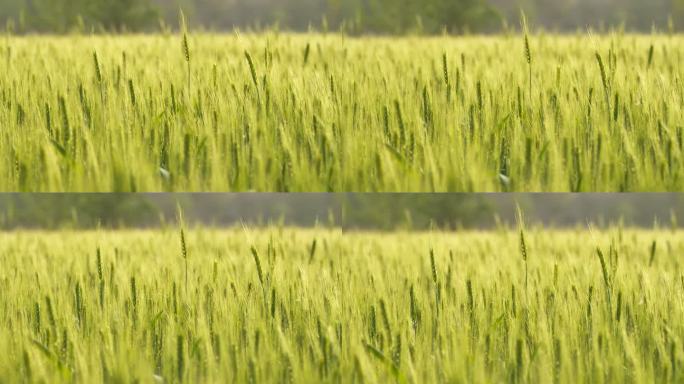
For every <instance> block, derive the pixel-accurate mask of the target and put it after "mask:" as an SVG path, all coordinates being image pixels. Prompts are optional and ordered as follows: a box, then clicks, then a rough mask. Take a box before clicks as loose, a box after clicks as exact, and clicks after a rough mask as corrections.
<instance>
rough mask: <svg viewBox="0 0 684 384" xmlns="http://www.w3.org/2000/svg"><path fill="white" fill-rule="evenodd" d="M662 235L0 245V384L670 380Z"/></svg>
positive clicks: (668, 269) (334, 234)
mask: <svg viewBox="0 0 684 384" xmlns="http://www.w3.org/2000/svg"><path fill="white" fill-rule="evenodd" d="M683 252H684V236H682V233H681V232H680V231H675V230H670V229H667V228H660V229H652V230H633V229H626V228H624V229H623V228H620V227H612V228H608V229H602V230H601V229H595V230H589V229H586V228H580V227H578V228H576V229H573V230H552V229H548V230H545V229H542V228H538V227H530V228H528V229H526V230H524V232H522V233H521V232H520V231H519V230H518V229H516V228H506V227H501V228H499V229H498V230H492V231H485V232H476V231H472V232H469V231H465V232H454V233H449V232H425V233H421V232H397V233H370V232H368V233H367V232H358V233H354V232H346V231H345V232H343V231H341V230H340V229H335V228H322V227H321V228H318V229H307V230H305V229H295V228H283V227H271V228H263V229H250V228H238V229H231V230H216V229H208V228H194V229H185V230H183V231H182V232H181V231H179V230H178V229H176V228H166V229H159V230H147V231H134V230H128V231H105V230H96V231H68V230H65V231H58V232H30V231H19V232H12V233H3V234H1V235H0V265H1V266H2V267H1V268H0V292H2V295H0V350H2V351H3V352H2V358H0V382H50V383H60V382H63V383H67V382H69V383H73V382H77V383H78V382H82V383H88V382H160V383H161V382H164V383H184V382H215V383H224V382H236V383H241V382H244V383H254V382H263V383H284V382H298V383H308V382H311V383H318V382H323V383H349V382H364V383H385V382H400V383H421V382H491V383H503V382H510V383H526V382H530V383H536V382H546V383H551V382H555V383H582V382H586V383H595V382H603V383H625V382H627V383H648V382H681V381H682V380H684V369H683V367H682V364H684V339H683V338H684V325H683V324H682V322H681V319H682V317H684V275H683V273H682V265H681V262H680V259H681V258H680V256H681V255H682V253H683Z"/></svg>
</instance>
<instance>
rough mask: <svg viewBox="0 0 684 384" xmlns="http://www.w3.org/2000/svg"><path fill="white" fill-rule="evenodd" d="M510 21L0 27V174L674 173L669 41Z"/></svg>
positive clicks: (399, 176) (165, 182)
mask: <svg viewBox="0 0 684 384" xmlns="http://www.w3.org/2000/svg"><path fill="white" fill-rule="evenodd" d="M525 30H526V32H525V34H524V36H515V35H510V36H487V37H485V36H464V37H448V36H443V37H394V38H390V37H349V36H344V35H335V34H326V35H319V34H315V33H309V34H286V33H277V32H266V33H262V34H240V33H235V34H234V35H216V34H208V33H199V32H198V33H192V35H189V34H188V32H187V31H186V29H185V28H184V29H183V32H182V33H181V34H180V35H179V36H172V35H168V36H163V35H159V36H155V35H148V36H143V35H129V36H83V35H81V36H79V35H75V36H67V37H51V36H25V37H17V36H8V38H7V39H6V44H7V45H8V47H9V48H11V51H12V56H11V58H10V59H9V61H8V63H7V64H6V63H5V62H4V61H3V62H2V63H0V70H2V72H3V76H1V77H0V106H1V107H0V128H1V129H0V154H2V155H0V190H1V191H12V192H15V191H35V192H39V191H51V192H61V191H75V192H84V191H94V192H111V191H122V192H123V191H129V192H130V191H138V192H143V191H150V192H159V191H202V192H208V191H220V192H227V191H267V192H270V191H289V192H301V191H305V192H326V191H344V192H348V191H364V192H376V191H381V192H396V191H401V192H414V191H425V192H432V191H436V192H447V191H449V192H471V191H482V192H494V191H558V192H568V191H577V192H583V191H610V192H618V191H649V192H655V191H675V192H681V191H684V173H683V172H682V170H684V119H682V116H683V115H684V101H683V100H684V86H682V85H683V83H684V80H683V79H684V71H683V70H682V66H681V65H679V63H680V62H681V61H682V59H683V57H682V52H684V39H680V38H678V37H676V36H667V35H662V36H661V35H657V34H654V35H648V36H646V35H630V34H621V33H617V32H616V33H613V34H606V35H600V36H584V35H581V34H578V35H575V36H556V35H546V34H535V33H532V32H529V31H528V30H527V29H526V28H525ZM179 48H180V49H179ZM515 52H521V54H515ZM659 52H666V54H662V55H660V54H659ZM453 58H460V60H458V61H457V62H454V60H453ZM597 61H598V65H597ZM599 95H600V96H599Z"/></svg>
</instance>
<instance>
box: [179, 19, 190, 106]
mask: <svg viewBox="0 0 684 384" xmlns="http://www.w3.org/2000/svg"><path fill="white" fill-rule="evenodd" d="M180 25H181V32H182V34H183V42H182V49H183V56H184V57H185V62H186V64H187V67H188V97H189V96H190V86H191V77H192V73H191V68H190V44H189V43H188V24H187V22H186V20H185V13H183V10H182V9H181V10H180Z"/></svg>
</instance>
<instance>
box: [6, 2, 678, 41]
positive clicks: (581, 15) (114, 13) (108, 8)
mask: <svg viewBox="0 0 684 384" xmlns="http://www.w3.org/2000/svg"><path fill="white" fill-rule="evenodd" d="M179 8H183V9H184V10H185V13H186V14H187V15H188V17H189V19H190V21H191V23H192V25H193V26H195V27H196V28H204V29H210V30H231V29H233V28H235V27H239V28H242V29H248V28H249V29H261V28H267V27H274V26H278V27H280V28H282V29H288V30H299V31H305V30H307V29H309V28H310V27H313V28H315V29H317V30H331V31H332V30H344V31H346V32H348V33H357V34H358V33H411V32H413V33H440V32H443V31H447V32H451V33H462V32H467V31H471V32H491V31H499V30H501V29H502V27H504V26H505V25H508V26H512V27H517V26H518V20H519V12H520V9H524V10H525V12H526V13H527V14H528V16H529V18H530V20H532V21H533V23H534V25H535V26H537V27H544V28H546V29H552V30H563V31H573V30H576V29H585V28H586V27H588V26H592V27H593V28H601V26H604V27H606V28H608V27H611V28H615V27H619V26H620V25H625V26H626V28H628V29H638V30H642V31H649V30H650V29H651V27H652V26H654V25H655V26H657V27H658V28H659V29H660V30H665V29H667V28H668V27H673V28H675V27H677V25H676V24H677V20H679V19H681V18H682V17H684V0H648V1H646V0H2V1H0V22H4V23H5V24H6V25H7V28H8V29H10V30H13V31H15V32H18V33H25V32H56V33H68V32H74V31H80V32H90V31H94V32H102V31H108V32H123V31H131V32H136V31H159V30H160V29H166V28H170V27H174V26H176V25H177V19H178V10H179ZM670 24H671V25H670Z"/></svg>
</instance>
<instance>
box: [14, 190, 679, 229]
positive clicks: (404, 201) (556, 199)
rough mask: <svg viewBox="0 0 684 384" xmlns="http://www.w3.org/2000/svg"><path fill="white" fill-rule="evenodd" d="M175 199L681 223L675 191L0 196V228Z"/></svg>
mask: <svg viewBox="0 0 684 384" xmlns="http://www.w3.org/2000/svg"><path fill="white" fill-rule="evenodd" d="M178 204H180V205H181V207H182V209H183V211H184V216H185V218H186V220H187V221H188V222H190V223H194V224H202V225H207V226H218V227H223V226H233V225H239V224H241V223H244V224H246V225H256V226H260V225H267V224H279V223H283V224H287V225H294V226H301V227H311V226H315V225H320V226H334V227H339V228H344V229H350V230H353V229H363V230H393V229H415V230H425V229H430V228H444V229H460V228H495V227H497V226H499V225H506V224H509V225H513V224H514V223H515V220H516V219H515V214H516V213H515V212H516V204H520V206H521V207H522V208H523V209H524V211H525V215H526V217H527V219H528V220H529V221H530V222H531V223H538V224H543V225H546V226H554V227H572V226H577V225H580V226H586V225H587V223H588V222H591V223H592V224H594V225H596V226H606V225H610V224H614V223H617V222H619V221H623V223H624V224H625V225H626V226H640V227H652V226H653V225H654V224H655V223H658V224H659V225H660V226H662V227H671V226H674V227H679V226H680V223H679V221H678V219H679V218H681V221H682V222H684V195H681V194H574V195H573V194H501V195H496V194H494V195H489V194H252V193H247V194H120V195H119V194H54V195H50V194H48V195H42V194H0V230H11V229H18V228H44V229H58V228H64V227H66V228H96V227H102V228H125V227H135V228H146V227H160V226H165V225H173V224H174V223H175V220H176V209H177V206H178Z"/></svg>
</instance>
